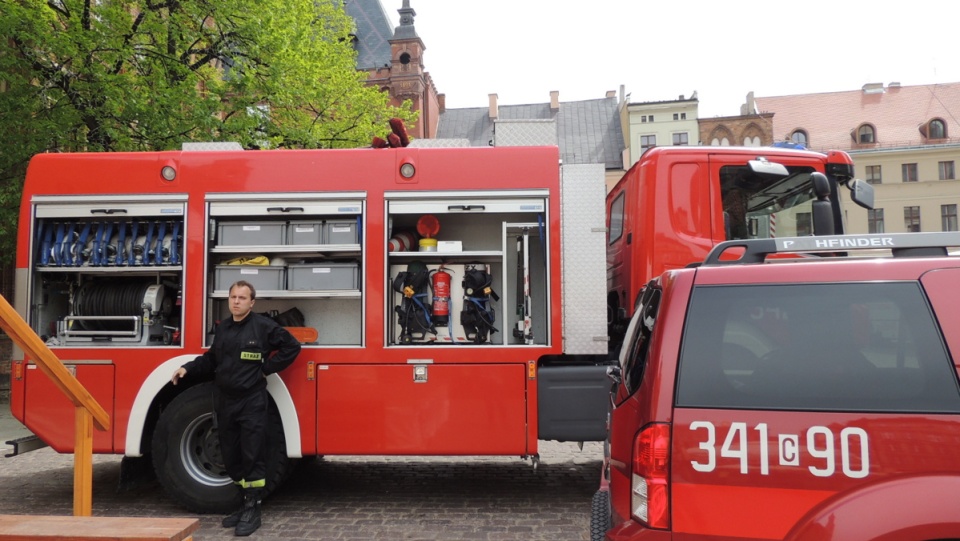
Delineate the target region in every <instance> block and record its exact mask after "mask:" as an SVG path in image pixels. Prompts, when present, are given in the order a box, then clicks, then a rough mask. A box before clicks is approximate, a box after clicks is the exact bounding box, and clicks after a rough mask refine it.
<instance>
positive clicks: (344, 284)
mask: <svg viewBox="0 0 960 541" xmlns="http://www.w3.org/2000/svg"><path fill="white" fill-rule="evenodd" d="M359 274H360V265H359V263H355V262H336V263H301V264H295V265H289V266H288V267H287V289H289V290H291V291H305V290H314V291H323V290H329V289H359V286H358V280H359Z"/></svg>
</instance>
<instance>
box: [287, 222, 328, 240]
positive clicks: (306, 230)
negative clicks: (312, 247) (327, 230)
mask: <svg viewBox="0 0 960 541" xmlns="http://www.w3.org/2000/svg"><path fill="white" fill-rule="evenodd" d="M287 244H294V245H305V244H323V223H322V222H320V221H319V220H318V221H313V222H290V223H288V224H287Z"/></svg>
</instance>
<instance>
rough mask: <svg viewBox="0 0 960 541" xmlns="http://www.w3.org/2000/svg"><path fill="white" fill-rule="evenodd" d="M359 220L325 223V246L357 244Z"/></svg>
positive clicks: (328, 221)
mask: <svg viewBox="0 0 960 541" xmlns="http://www.w3.org/2000/svg"><path fill="white" fill-rule="evenodd" d="M358 242H360V240H359V237H358V236H357V219H356V218H353V219H344V220H327V221H325V222H324V223H323V243H324V244H357V243H358Z"/></svg>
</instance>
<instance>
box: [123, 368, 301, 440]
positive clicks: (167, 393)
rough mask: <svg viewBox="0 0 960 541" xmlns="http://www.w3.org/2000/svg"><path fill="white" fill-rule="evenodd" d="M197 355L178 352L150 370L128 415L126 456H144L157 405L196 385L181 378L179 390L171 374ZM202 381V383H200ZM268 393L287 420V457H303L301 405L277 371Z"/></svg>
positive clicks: (281, 417)
mask: <svg viewBox="0 0 960 541" xmlns="http://www.w3.org/2000/svg"><path fill="white" fill-rule="evenodd" d="M196 357H197V356H196V355H178V356H176V357H172V358H170V359H167V360H166V361H164V362H162V363H160V364H159V365H158V366H157V367H156V368H154V369H153V371H152V372H150V375H148V376H147V377H146V378H145V379H144V380H143V383H142V384H141V385H140V389H139V390H138V391H137V396H136V398H134V400H133V405H132V406H131V407H130V415H129V417H128V418H127V434H126V441H125V444H124V456H128V457H140V456H143V444H144V439H145V438H144V435H145V431H146V430H148V428H147V427H152V426H153V425H154V423H155V421H156V417H157V412H158V408H157V406H159V405H162V404H165V403H168V402H169V401H170V400H172V399H173V397H175V396H176V395H178V394H180V393H182V392H183V391H185V390H186V389H188V388H190V387H191V386H192V385H184V383H186V382H185V381H183V380H181V383H180V385H178V387H182V389H180V390H179V391H177V390H176V387H174V386H173V385H172V384H171V383H170V376H171V375H172V374H173V372H174V371H175V370H176V369H177V368H179V367H181V366H183V365H184V364H186V363H187V362H190V361H192V360H193V359H195V358H196ZM197 383H200V382H197ZM267 392H269V393H270V397H271V398H272V399H273V402H274V403H275V404H276V406H277V409H278V410H279V412H280V419H281V420H282V421H283V434H284V439H285V440H286V445H287V456H289V457H290V458H302V456H303V452H302V449H303V447H302V445H301V435H300V419H299V415H298V414H297V408H296V406H295V404H294V402H293V397H292V396H291V395H290V390H289V389H288V388H287V385H286V383H284V382H283V380H282V379H280V376H278V375H277V374H270V375H269V376H267Z"/></svg>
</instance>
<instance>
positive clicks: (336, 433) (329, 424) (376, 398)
mask: <svg viewBox="0 0 960 541" xmlns="http://www.w3.org/2000/svg"><path fill="white" fill-rule="evenodd" d="M527 384H528V379H527V367H526V364H525V363H512V364H458V365H451V364H432V363H431V362H430V360H428V359H420V360H419V362H418V360H417V359H410V360H409V361H408V363H407V364H397V365H329V366H325V365H320V366H318V367H317V419H318V423H317V431H318V445H317V450H318V453H319V454H361V455H369V454H373V455H377V454H381V455H392V454H404V455H465V454H470V455H474V454H480V455H518V456H523V455H526V454H528V453H529V452H530V451H531V450H530V449H528V448H527Z"/></svg>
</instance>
